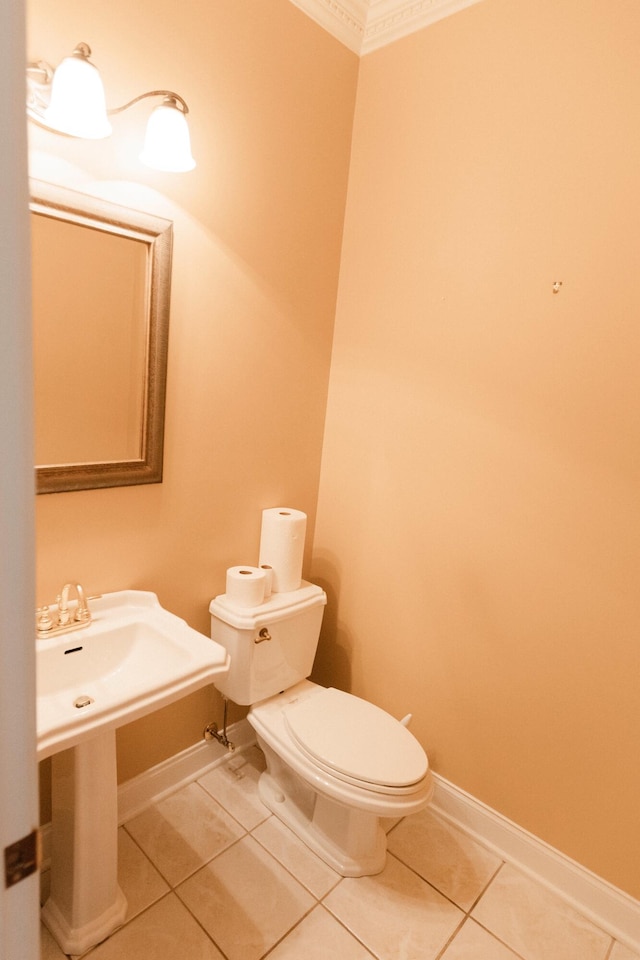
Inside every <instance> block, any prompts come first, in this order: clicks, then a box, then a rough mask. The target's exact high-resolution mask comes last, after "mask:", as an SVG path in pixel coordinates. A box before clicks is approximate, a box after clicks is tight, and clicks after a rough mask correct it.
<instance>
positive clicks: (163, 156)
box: [140, 97, 196, 173]
mask: <svg viewBox="0 0 640 960" xmlns="http://www.w3.org/2000/svg"><path fill="white" fill-rule="evenodd" d="M140 160H141V161H142V163H144V164H145V165H146V166H147V167H152V168H153V169H154V170H164V171H166V172H168V173H182V172H186V171H187V170H193V169H194V167H195V165H196V162H195V160H194V159H193V157H192V155H191V139H190V137H189V126H188V124H187V118H186V116H185V115H184V113H183V111H182V110H180V108H179V107H178V105H177V103H176V101H175V100H174V99H173V98H172V97H166V98H165V99H164V100H163V101H162V103H161V104H159V105H158V106H157V107H155V109H154V110H153V112H152V114H151V116H150V117H149V121H148V123H147V133H146V136H145V141H144V148H143V150H142V153H141V154H140Z"/></svg>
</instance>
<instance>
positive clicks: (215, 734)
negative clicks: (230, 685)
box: [203, 697, 236, 752]
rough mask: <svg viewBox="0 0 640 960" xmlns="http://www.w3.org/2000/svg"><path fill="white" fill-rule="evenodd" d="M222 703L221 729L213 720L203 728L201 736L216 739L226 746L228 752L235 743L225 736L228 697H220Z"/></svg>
mask: <svg viewBox="0 0 640 960" xmlns="http://www.w3.org/2000/svg"><path fill="white" fill-rule="evenodd" d="M222 702H223V704H224V713H223V715H222V730H218V724H217V723H216V722H215V720H213V721H212V722H211V723H208V724H207V725H206V727H205V728H204V732H203V736H204V739H205V740H217V741H218V743H221V744H222V746H223V747H226V749H227V750H229V752H232V751H233V750H235V748H236V745H235V743H232V742H231V740H229V737H228V736H227V707H228V703H229V701H228V699H227V697H223V698H222Z"/></svg>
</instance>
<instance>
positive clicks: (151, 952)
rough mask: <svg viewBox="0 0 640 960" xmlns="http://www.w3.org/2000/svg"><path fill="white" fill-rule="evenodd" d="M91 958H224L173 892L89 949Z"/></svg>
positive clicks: (177, 959) (205, 959)
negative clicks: (93, 948) (98, 944)
mask: <svg viewBox="0 0 640 960" xmlns="http://www.w3.org/2000/svg"><path fill="white" fill-rule="evenodd" d="M88 957H90V958H91V960H187V958H188V960H224V957H223V956H222V954H221V953H220V951H219V950H218V949H217V947H216V946H215V945H214V944H213V943H212V942H211V940H210V939H209V937H208V936H207V935H206V933H205V932H204V930H203V929H202V928H201V927H200V925H199V924H198V923H197V922H196V921H195V920H194V918H193V917H192V916H191V914H190V913H189V911H188V910H186V909H185V907H184V906H183V904H182V903H180V901H179V900H178V898H177V897H176V895H175V894H174V893H170V894H168V895H167V896H166V897H164V898H163V899H162V900H159V901H158V902H157V903H156V904H154V905H153V906H152V907H150V908H149V909H148V910H146V911H145V912H144V913H141V914H140V916H138V917H136V918H135V919H134V920H132V921H131V922H130V923H128V924H127V925H126V926H124V927H123V928H122V929H121V930H118V931H117V932H116V933H114V934H113V935H112V936H111V937H109V939H108V940H105V941H104V943H101V944H100V946H98V947H96V948H95V950H92V951H91V953H90V954H88Z"/></svg>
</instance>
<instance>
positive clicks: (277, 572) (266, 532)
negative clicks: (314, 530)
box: [258, 507, 307, 593]
mask: <svg viewBox="0 0 640 960" xmlns="http://www.w3.org/2000/svg"><path fill="white" fill-rule="evenodd" d="M306 530H307V515H306V513H303V512H302V511H301V510H292V509H290V508H289V507H273V508H272V509H270V510H263V511H262V530H261V532H260V559H259V561H258V563H259V564H260V566H263V565H264V564H268V565H269V566H270V567H272V568H273V579H272V584H271V589H272V590H273V592H274V593H286V592H287V591H288V590H297V589H298V587H299V586H300V582H301V580H302V556H303V553H304V536H305V533H306Z"/></svg>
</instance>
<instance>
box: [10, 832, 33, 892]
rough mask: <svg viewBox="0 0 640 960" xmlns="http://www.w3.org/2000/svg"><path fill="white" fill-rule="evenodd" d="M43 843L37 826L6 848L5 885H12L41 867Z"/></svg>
mask: <svg viewBox="0 0 640 960" xmlns="http://www.w3.org/2000/svg"><path fill="white" fill-rule="evenodd" d="M41 860H42V844H41V838H40V831H39V830H38V828H37V827H36V829H35V830H32V831H31V833H30V834H28V835H27V836H26V837H23V838H22V840H16V842H15V843H12V844H10V845H9V846H8V847H5V848H4V885H5V887H12V886H13V885H14V883H19V882H20V880H24V878H25V877H29V876H30V875H31V874H32V873H35V872H36V870H38V869H39V868H40V862H41Z"/></svg>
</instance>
